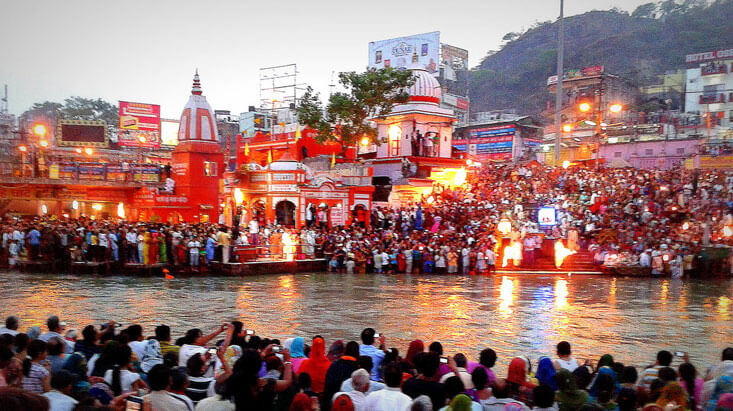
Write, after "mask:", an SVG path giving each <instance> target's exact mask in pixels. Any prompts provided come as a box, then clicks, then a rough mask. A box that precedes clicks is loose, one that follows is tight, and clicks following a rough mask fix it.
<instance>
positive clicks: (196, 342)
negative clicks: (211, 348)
mask: <svg viewBox="0 0 733 411" xmlns="http://www.w3.org/2000/svg"><path fill="white" fill-rule="evenodd" d="M233 328H234V327H233V326H232V325H231V324H229V323H225V324H222V325H220V326H219V328H217V329H216V330H215V331H214V332H212V333H211V334H208V335H203V333H202V332H201V330H200V329H198V328H194V329H191V330H188V331H187V332H186V336H185V337H184V343H183V345H182V346H181V348H180V350H179V351H178V365H179V366H181V367H185V366H186V363H187V362H188V359H189V358H191V357H192V356H193V355H194V354H197V353H198V354H201V355H204V354H206V351H207V348H206V344H208V343H209V341H211V340H213V339H214V338H215V337H216V336H217V335H219V334H221V333H222V332H224V331H225V330H233ZM207 374H208V376H210V377H213V376H214V370H213V369H210V370H209V371H207Z"/></svg>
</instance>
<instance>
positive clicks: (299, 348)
mask: <svg viewBox="0 0 733 411" xmlns="http://www.w3.org/2000/svg"><path fill="white" fill-rule="evenodd" d="M290 358H291V361H292V363H293V372H294V373H296V374H297V373H298V370H299V369H300V364H301V363H302V362H303V361H305V360H306V359H307V357H306V356H305V339H304V338H303V337H296V338H293V340H292V342H291V343H290Z"/></svg>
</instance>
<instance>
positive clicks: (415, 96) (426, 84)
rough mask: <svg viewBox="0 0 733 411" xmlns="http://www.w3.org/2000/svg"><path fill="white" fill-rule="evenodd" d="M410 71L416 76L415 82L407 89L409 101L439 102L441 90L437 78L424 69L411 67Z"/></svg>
mask: <svg viewBox="0 0 733 411" xmlns="http://www.w3.org/2000/svg"><path fill="white" fill-rule="evenodd" d="M411 71H412V74H413V75H414V76H415V77H416V78H415V84H413V85H412V86H410V88H409V89H407V94H409V95H410V101H414V102H421V103H432V104H440V97H441V95H442V93H443V92H442V90H441V88H440V83H438V80H437V79H436V78H435V77H434V76H433V75H432V74H430V73H428V72H427V71H426V70H423V69H411Z"/></svg>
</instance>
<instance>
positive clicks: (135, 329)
mask: <svg viewBox="0 0 733 411" xmlns="http://www.w3.org/2000/svg"><path fill="white" fill-rule="evenodd" d="M126 331H127V336H128V337H129V339H130V340H129V341H130V342H129V343H127V345H129V346H130V349H131V350H132V352H133V353H135V355H136V356H137V360H138V361H140V362H142V360H143V356H144V354H145V345H146V344H147V341H143V327H142V326H141V325H139V324H133V325H131V326H129V327H127V330H126Z"/></svg>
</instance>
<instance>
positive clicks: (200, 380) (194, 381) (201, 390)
mask: <svg viewBox="0 0 733 411" xmlns="http://www.w3.org/2000/svg"><path fill="white" fill-rule="evenodd" d="M213 383H214V379H213V378H211V377H189V378H188V388H186V395H187V396H188V398H190V399H191V401H193V403H194V404H196V403H198V402H199V401H201V400H203V399H204V398H206V397H209V392H210V391H209V390H210V389H211V391H213Z"/></svg>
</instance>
